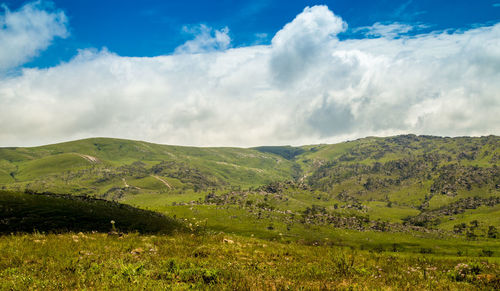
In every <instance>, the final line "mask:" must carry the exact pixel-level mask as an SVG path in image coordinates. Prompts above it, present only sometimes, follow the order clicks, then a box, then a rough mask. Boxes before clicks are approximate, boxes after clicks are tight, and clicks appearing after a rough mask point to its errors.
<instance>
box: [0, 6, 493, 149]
mask: <svg viewBox="0 0 500 291" xmlns="http://www.w3.org/2000/svg"><path fill="white" fill-rule="evenodd" d="M0 3H1V4H2V6H1V8H0V146H35V145H42V144H48V143H55V142H62V141H68V140H74V139H80V138H88V137H116V138H127V139H135V140H145V141H150V142H156V143H163V144H176V145H192V146H241V147H251V146H258V145H303V144H315V143H335V142H341V141H345V140H351V139H356V138H361V137H365V136H373V135H376V136H388V135H396V134H406V133H414V134H428V135H439V136H462V135H474V136H478V135H490V134H495V135H498V134H500V114H499V113H500V93H499V92H500V0H491V1H489V0H482V1H430V0H429V1H427V0H419V1H416V0H415V1H412V0H410V1H396V0H380V1H373V0H372V1H347V0H338V1H294V0H289V1H269V0H257V1H226V0H221V1H194V0H193V1H153V0H144V1H123V0H121V1H117V0H109V1H95V0H86V1H73V0H58V1H43V0H41V1H34V2H29V1H17V0H7V1H6V0H0Z"/></svg>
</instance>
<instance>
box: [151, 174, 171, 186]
mask: <svg viewBox="0 0 500 291" xmlns="http://www.w3.org/2000/svg"><path fill="white" fill-rule="evenodd" d="M151 177H153V178H155V179H156V180H158V181H160V182H162V183H163V184H164V185H165V186H167V187H168V189H172V186H170V184H169V183H168V182H167V181H165V180H163V179H162V178H160V177H158V176H156V175H151Z"/></svg>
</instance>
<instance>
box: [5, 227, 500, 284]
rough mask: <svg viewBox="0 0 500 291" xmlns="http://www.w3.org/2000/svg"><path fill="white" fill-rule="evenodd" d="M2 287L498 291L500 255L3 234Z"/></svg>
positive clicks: (203, 238) (202, 238)
mask: <svg viewBox="0 0 500 291" xmlns="http://www.w3.org/2000/svg"><path fill="white" fill-rule="evenodd" d="M0 253H1V254H2V255H1V256H0V289H1V290H28V289H96V290H102V289H124V290H129V289H148V290H160V289H180V290H184V289H191V288H194V289H233V290H234V289H237V290H284V289H285V290H286V289H307V290H310V289H313V290H314V289H345V290H353V289H354V290H459V289H462V290H481V289H483V290H494V289H498V288H500V269H499V267H498V262H496V261H495V260H496V259H491V258H464V257H444V256H436V255H415V254H413V255H411V254H404V253H372V252H368V251H359V250H357V251H354V250H351V249H348V248H340V247H328V246H321V247H315V246H305V245H302V244H298V243H280V242H270V241H264V240H260V239H254V238H245V237H239V236H231V237H229V236H227V235H222V234H203V235H202V234H199V235H195V234H175V235H173V236H160V235H158V236H155V235H140V234H128V235H125V236H123V237H117V236H108V235H107V234H101V233H94V234H92V233H86V234H83V233H78V234H76V233H67V234H59V235H56V234H49V235H44V234H25V235H7V236H1V237H0Z"/></svg>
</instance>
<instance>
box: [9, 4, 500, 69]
mask: <svg viewBox="0 0 500 291" xmlns="http://www.w3.org/2000/svg"><path fill="white" fill-rule="evenodd" d="M1 2H3V3H4V4H5V5H7V6H8V7H9V8H10V9H11V10H15V9H18V8H19V7H20V6H22V5H23V4H25V3H26V1H18V0H7V1H5V0H3V1H1ZM46 3H47V5H49V4H50V2H46ZM52 3H53V6H54V7H55V8H56V9H60V10H62V11H64V13H65V14H66V15H67V17H68V20H69V31H70V36H69V37H67V38H65V39H56V40H55V41H54V43H53V44H52V45H51V46H50V47H49V48H48V49H47V50H46V51H44V52H43V53H41V55H40V56H39V57H38V58H36V59H33V60H32V61H31V62H30V63H28V64H26V66H39V67H47V66H53V65H55V64H57V63H59V62H60V61H67V60H69V59H71V58H72V57H74V56H75V54H76V53H77V50H78V49H82V48H90V47H93V48H102V47H106V48H108V49H109V50H110V51H113V52H115V53H117V54H119V55H121V56H157V55H164V54H168V53H171V52H173V50H174V49H175V48H176V47H177V46H179V45H181V44H182V43H184V42H185V41H187V40H188V39H190V38H192V35H191V34H190V33H186V32H185V31H184V30H183V27H185V26H187V27H191V26H196V25H199V24H200V23H203V24H206V25H208V26H210V27H213V28H216V29H220V28H223V27H228V28H229V31H230V36H231V39H232V46H234V47H240V46H248V45H252V44H256V43H264V44H268V43H270V40H271V38H272V36H273V35H274V34H275V33H276V32H277V31H278V30H280V29H281V28H282V27H283V24H285V23H287V22H289V21H290V20H291V19H293V18H294V17H295V16H296V15H297V14H299V13H300V12H301V11H302V10H303V9H304V7H306V6H313V5H327V6H328V7H329V8H330V10H332V11H333V12H334V13H335V14H336V15H339V16H341V17H342V18H343V19H344V20H345V21H346V22H347V23H348V24H349V30H348V31H346V32H345V33H344V34H343V35H341V37H344V38H352V37H360V35H359V34H357V33H356V32H355V31H353V30H355V29H356V28H359V27H363V26H370V25H372V24H374V23H376V22H380V23H393V22H398V23H408V24H425V25H426V27H425V28H421V29H420V30H418V31H412V32H411V33H422V32H428V31H432V30H442V29H467V28H470V27H471V26H475V25H484V24H491V23H496V22H497V21H498V20H499V19H500V7H499V6H500V0H481V1H469V0H466V1H453V0H442V1H433V0H410V1H406V0H405V1H399V0H378V1H373V0H368V1H366V0H359V1H352V0H337V1H297V0H288V1H269V0H256V1H229V0H218V1H193V0H190V1H158V0H154V1H153V0H144V1H123V0H106V1H98V0H85V1H80V0H76V1H75V0H55V1H52ZM495 3H498V5H497V7H495Z"/></svg>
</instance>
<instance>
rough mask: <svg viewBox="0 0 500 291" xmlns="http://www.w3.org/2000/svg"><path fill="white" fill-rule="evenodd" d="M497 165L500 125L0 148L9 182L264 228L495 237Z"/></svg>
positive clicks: (499, 215) (499, 188)
mask: <svg viewBox="0 0 500 291" xmlns="http://www.w3.org/2000/svg"><path fill="white" fill-rule="evenodd" d="M499 166H500V138H499V137H497V136H487V137H458V138H442V137H433V136H415V135H402V136H394V137H387V138H379V137H368V138H363V139H359V140H355V141H350V142H344V143H340V144H333V145H326V144H321V145H310V146H302V147H291V146H283V147H279V146H271V147H270V146H263V147H257V148H251V149H243V148H194V147H180V146H167V145H158V144H152V143H146V142H141V141H131V140H120V139H108V138H93V139H86V140H80V141H73V142H67V143H61V144H55V145H48V146H42V147H33V148H1V149H0V187H1V188H2V189H5V190H16V191H26V190H27V191H30V192H52V193H68V194H79V195H89V196H93V197H98V198H104V199H108V200H119V201H121V202H124V203H129V204H132V205H135V206H138V207H142V208H148V209H154V210H157V211H160V212H163V213H168V214H171V215H177V216H179V217H184V218H196V219H206V220H207V225H209V226H211V227H212V228H214V229H220V230H224V231H235V232H239V233H246V234H248V235H250V234H252V233H255V230H253V229H252V228H253V225H260V226H259V227H260V230H259V232H260V235H261V236H262V237H273V236H276V235H278V234H279V233H282V234H288V235H289V236H291V237H294V236H295V237H302V236H304V231H305V230H304V229H302V227H307V225H317V226H326V227H332V226H333V227H336V228H349V229H354V230H366V229H370V230H377V231H402V230H412V229H413V230H415V229H417V228H424V229H439V230H440V231H445V232H449V233H453V234H457V235H468V236H470V237H475V236H482V237H488V236H490V237H493V236H495V231H496V229H498V228H500V208H499V207H500V173H499V171H500V168H499ZM220 207H224V209H225V210H220V211H219V210H217V209H218V208H220ZM224 211H226V212H224ZM227 217H238V221H239V222H238V223H234V222H230V221H228V219H227ZM298 225H301V226H300V227H299V229H295V230H294V226H298ZM305 232H306V233H308V231H305Z"/></svg>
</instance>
